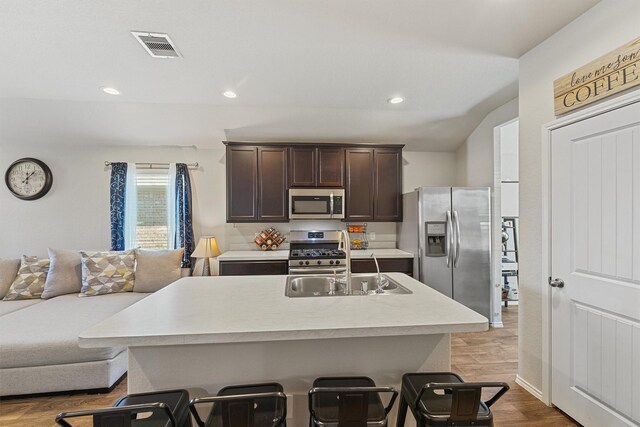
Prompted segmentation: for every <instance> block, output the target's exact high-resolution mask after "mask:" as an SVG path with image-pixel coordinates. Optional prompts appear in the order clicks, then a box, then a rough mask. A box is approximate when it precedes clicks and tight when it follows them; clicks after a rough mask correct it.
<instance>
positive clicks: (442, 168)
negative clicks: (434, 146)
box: [402, 151, 456, 193]
mask: <svg viewBox="0 0 640 427" xmlns="http://www.w3.org/2000/svg"><path fill="white" fill-rule="evenodd" d="M402 157H403V164H404V166H403V176H402V187H403V190H402V191H403V193H406V192H409V191H412V190H413V189H414V188H416V187H425V186H429V187H449V186H452V185H455V180H456V155H455V153H453V152H437V153H436V152H418V151H406V152H404V153H402Z"/></svg>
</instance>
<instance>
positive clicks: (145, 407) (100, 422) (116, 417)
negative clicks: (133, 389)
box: [56, 390, 191, 427]
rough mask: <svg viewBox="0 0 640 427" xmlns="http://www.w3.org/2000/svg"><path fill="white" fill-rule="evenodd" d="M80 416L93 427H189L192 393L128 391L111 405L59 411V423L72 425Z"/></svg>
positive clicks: (65, 426) (66, 426) (180, 391)
mask: <svg viewBox="0 0 640 427" xmlns="http://www.w3.org/2000/svg"><path fill="white" fill-rule="evenodd" d="M141 414H144V416H141ZM80 417H92V418H93V426H94V427H169V426H171V427H190V426H191V416H190V415H189V392H188V391H187V390H165V391H153V392H148V393H137V394H129V395H127V396H124V397H122V398H121V399H119V400H118V401H117V402H116V403H115V404H114V405H113V407H111V408H100V409H91V410H87V411H76V412H63V413H60V414H58V415H57V416H56V423H57V424H59V425H61V426H64V427H71V424H70V423H69V419H71V418H80Z"/></svg>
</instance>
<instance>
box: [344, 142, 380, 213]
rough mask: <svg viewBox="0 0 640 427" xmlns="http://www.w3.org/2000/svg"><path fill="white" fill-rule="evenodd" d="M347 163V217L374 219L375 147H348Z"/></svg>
mask: <svg viewBox="0 0 640 427" xmlns="http://www.w3.org/2000/svg"><path fill="white" fill-rule="evenodd" d="M345 164H346V172H347V179H346V181H347V182H346V184H347V185H346V187H345V199H346V204H347V207H346V212H345V219H347V220H352V221H353V220H355V221H373V214H374V210H373V202H374V181H373V175H374V174H373V168H374V162H373V149H371V148H347V149H346V150H345Z"/></svg>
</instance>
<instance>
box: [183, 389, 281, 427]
mask: <svg viewBox="0 0 640 427" xmlns="http://www.w3.org/2000/svg"><path fill="white" fill-rule="evenodd" d="M205 403H213V407H212V408H211V410H210V411H209V415H208V416H207V419H206V420H205V421H202V418H201V417H200V414H198V411H197V409H196V405H200V404H205ZM189 409H190V410H191V413H192V414H193V417H194V418H195V420H196V423H197V424H198V425H199V426H200V427H205V426H206V427H281V426H282V427H286V425H287V424H286V419H287V396H286V395H285V394H284V390H283V388H282V386H281V385H280V384H278V383H265V384H249V385H233V386H228V387H225V388H223V389H221V390H220V391H219V392H218V394H217V396H210V397H202V398H195V399H192V400H191V402H190V403H189Z"/></svg>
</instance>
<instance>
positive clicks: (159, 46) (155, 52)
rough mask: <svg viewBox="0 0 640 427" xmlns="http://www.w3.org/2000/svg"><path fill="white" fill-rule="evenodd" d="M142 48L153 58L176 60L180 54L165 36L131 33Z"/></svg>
mask: <svg viewBox="0 0 640 427" xmlns="http://www.w3.org/2000/svg"><path fill="white" fill-rule="evenodd" d="M131 34H133V36H134V37H135V38H136V39H137V40H138V41H139V42H140V44H141V45H142V47H144V49H145V50H146V51H147V52H148V53H149V55H151V56H153V57H154V58H178V57H180V53H179V52H178V49H177V48H176V45H174V44H173V42H172V41H171V39H170V38H169V36H168V35H166V34H161V33H142V32H138V31H131Z"/></svg>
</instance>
